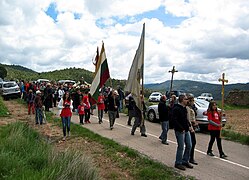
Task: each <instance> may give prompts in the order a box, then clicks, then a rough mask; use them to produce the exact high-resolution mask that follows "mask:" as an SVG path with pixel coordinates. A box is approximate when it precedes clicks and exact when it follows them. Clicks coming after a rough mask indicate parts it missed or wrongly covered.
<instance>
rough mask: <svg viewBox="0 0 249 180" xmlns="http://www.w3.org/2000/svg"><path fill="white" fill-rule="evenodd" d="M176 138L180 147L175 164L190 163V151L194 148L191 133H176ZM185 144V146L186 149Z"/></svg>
mask: <svg viewBox="0 0 249 180" xmlns="http://www.w3.org/2000/svg"><path fill="white" fill-rule="evenodd" d="M175 136H176V140H177V145H178V146H177V151H176V161H175V164H183V163H188V161H189V157H190V151H191V148H192V142H191V137H190V133H189V131H188V132H179V131H175ZM184 144H185V149H184ZM183 150H184V153H183Z"/></svg>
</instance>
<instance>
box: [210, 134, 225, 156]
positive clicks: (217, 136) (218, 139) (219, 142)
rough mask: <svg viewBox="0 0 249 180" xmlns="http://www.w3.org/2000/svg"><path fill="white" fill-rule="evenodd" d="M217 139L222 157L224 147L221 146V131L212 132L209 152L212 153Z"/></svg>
mask: <svg viewBox="0 0 249 180" xmlns="http://www.w3.org/2000/svg"><path fill="white" fill-rule="evenodd" d="M215 139H216V142H217V146H218V150H219V153H220V155H222V154H224V153H223V150H222V145H221V138H220V130H213V131H210V141H209V144H208V152H212V147H213V144H214V141H215Z"/></svg>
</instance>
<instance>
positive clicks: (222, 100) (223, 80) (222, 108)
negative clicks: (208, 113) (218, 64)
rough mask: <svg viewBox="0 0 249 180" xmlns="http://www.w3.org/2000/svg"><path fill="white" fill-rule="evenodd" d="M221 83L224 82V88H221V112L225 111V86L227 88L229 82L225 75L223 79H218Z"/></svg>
mask: <svg viewBox="0 0 249 180" xmlns="http://www.w3.org/2000/svg"><path fill="white" fill-rule="evenodd" d="M218 81H219V82H222V86H221V110H222V111H223V110H224V95H225V93H224V89H225V88H224V86H225V83H228V80H226V79H225V73H222V78H219V79H218Z"/></svg>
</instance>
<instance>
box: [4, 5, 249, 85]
mask: <svg viewBox="0 0 249 180" xmlns="http://www.w3.org/2000/svg"><path fill="white" fill-rule="evenodd" d="M143 23H145V59H144V61H145V62H144V63H145V64H144V83H146V84H148V83H161V82H164V81H166V80H170V79H171V73H170V72H169V70H172V68H173V66H175V69H176V70H178V72H176V73H175V74H174V80H194V81H202V82H207V83H213V84H219V83H220V82H219V81H218V79H219V78H221V76H222V73H225V79H227V80H228V84H233V83H248V82H249V1H248V0H236V1H235V0H125V1H124V0H105V1H103V0H70V1H69V0H42V1H41V0H33V1H30V0H18V1H17V0H0V63H3V64H9V65H10V64H15V65H21V66H24V67H27V68H30V69H32V70H34V71H37V72H47V71H53V70H60V69H64V68H70V67H76V68H84V69H87V70H89V71H94V65H93V63H92V59H93V58H94V57H95V55H96V49H97V46H98V47H99V48H101V44H102V41H103V42H104V44H105V51H106V56H107V61H108V65H109V71H110V76H111V78H115V79H127V78H128V73H129V70H130V66H131V64H132V61H133V58H134V56H135V53H136V50H137V48H138V45H139V41H140V36H141V33H142V27H143Z"/></svg>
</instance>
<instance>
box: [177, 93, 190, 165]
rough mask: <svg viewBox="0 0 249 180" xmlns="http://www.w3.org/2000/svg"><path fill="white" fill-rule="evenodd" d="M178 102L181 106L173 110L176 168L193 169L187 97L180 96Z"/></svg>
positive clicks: (178, 105)
mask: <svg viewBox="0 0 249 180" xmlns="http://www.w3.org/2000/svg"><path fill="white" fill-rule="evenodd" d="M178 101H179V104H176V105H175V106H174V108H173V123H174V130H175V136H176V140H177V151H176V161H175V168H177V169H180V170H185V169H186V167H187V168H193V166H192V165H191V164H190V163H189V157H190V151H191V147H192V142H191V137H190V133H189V128H190V127H191V125H190V123H189V121H188V119H187V109H186V105H187V103H188V98H187V96H186V95H180V96H179V99H178ZM184 144H185V149H184ZM183 150H184V152H183Z"/></svg>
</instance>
